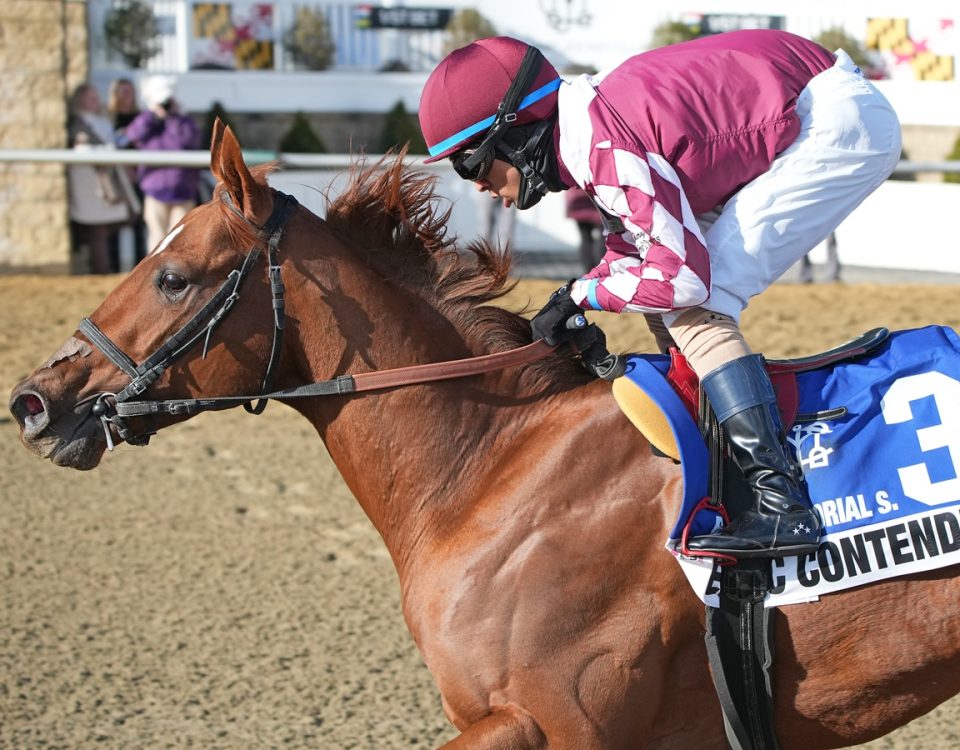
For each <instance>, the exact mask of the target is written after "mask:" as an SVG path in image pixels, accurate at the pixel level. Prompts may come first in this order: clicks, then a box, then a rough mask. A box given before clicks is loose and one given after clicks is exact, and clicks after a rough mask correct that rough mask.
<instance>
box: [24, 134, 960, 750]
mask: <svg viewBox="0 0 960 750" xmlns="http://www.w3.org/2000/svg"><path fill="white" fill-rule="evenodd" d="M211 167H212V170H213V173H214V175H215V176H216V177H217V179H218V186H217V189H216V191H215V195H214V198H213V200H212V201H211V202H210V203H208V204H206V205H203V206H200V207H198V208H196V209H195V210H194V211H192V212H191V213H190V214H189V215H188V216H187V217H186V218H185V219H184V221H183V222H182V224H181V225H180V226H179V227H178V228H177V229H175V230H174V231H173V232H172V233H171V234H170V235H169V236H168V237H167V238H166V239H165V240H164V242H163V243H162V249H161V251H160V252H158V253H156V254H154V255H152V256H150V257H149V258H147V259H146V260H145V261H144V262H142V263H141V264H140V265H138V266H137V267H136V268H135V269H134V271H133V272H132V273H131V274H130V275H129V276H128V277H127V278H126V279H124V281H123V282H122V283H121V284H120V285H119V286H118V287H117V289H116V290H115V291H114V292H112V293H111V294H110V296H108V297H107V299H106V300H104V302H103V303H102V304H101V305H100V307H99V308H97V310H96V311H95V312H94V313H93V314H92V316H91V318H90V321H92V324H91V325H86V326H81V330H80V332H78V333H77V334H76V335H75V336H74V337H72V338H71V339H69V340H68V342H67V343H66V344H65V345H64V347H63V348H61V350H60V351H59V352H57V353H56V354H55V355H53V357H51V359H50V360H49V361H48V362H47V363H46V365H44V366H43V367H41V368H40V369H38V370H37V371H36V372H34V373H33V374H32V375H30V376H29V377H28V378H27V379H26V380H24V381H23V382H22V383H20V384H19V385H18V386H17V387H16V388H15V389H14V391H13V395H12V401H11V409H12V411H13V413H14V415H15V416H16V418H17V420H18V422H19V423H20V426H21V438H22V440H23V443H24V444H25V445H26V446H27V447H28V448H29V449H30V450H32V451H34V452H35V453H37V454H39V455H41V456H43V457H47V458H50V459H51V460H52V461H54V462H55V463H57V464H59V465H63V466H71V467H74V468H78V469H90V468H93V467H94V466H96V465H97V464H98V463H99V461H100V459H101V457H102V455H103V452H104V449H105V447H106V443H107V441H108V440H111V441H112V440H119V439H121V438H123V437H124V436H126V437H127V438H129V439H131V440H138V439H140V437H139V436H141V435H142V434H143V432H144V431H145V430H146V429H147V427H148V426H150V425H148V424H147V421H148V420H147V419H145V418H144V419H141V418H139V417H131V418H130V419H129V420H126V422H125V424H126V428H127V429H126V430H125V431H122V430H120V429H119V428H120V427H123V426H124V422H121V421H119V420H117V421H105V422H103V421H102V419H103V420H109V419H111V416H110V415H111V414H112V413H113V411H112V410H114V409H116V408H118V407H117V405H115V404H113V397H112V396H104V394H117V393H118V392H122V391H123V389H124V388H125V387H127V385H128V383H129V382H130V380H131V377H132V376H131V375H130V374H129V373H127V374H125V373H124V372H122V371H121V369H120V367H119V366H118V364H116V362H118V361H119V362H120V363H121V364H123V363H124V360H123V356H124V354H125V355H126V356H128V357H129V359H130V360H134V361H135V362H138V363H139V362H143V360H145V359H147V358H148V357H150V355H151V354H152V353H154V352H156V351H157V350H158V349H161V350H163V345H164V342H167V341H168V339H169V337H170V336H171V333H172V332H173V331H176V330H178V329H181V328H183V327H184V326H185V324H187V321H190V320H191V318H193V317H194V316H195V315H196V314H197V313H198V311H201V309H202V308H204V305H206V304H207V303H209V301H210V300H211V298H213V297H215V296H216V297H217V300H218V301H217V302H216V304H214V305H213V308H217V309H213V308H211V307H210V306H209V305H208V307H207V308H205V312H203V315H202V317H203V318H204V326H206V321H207V319H209V318H210V316H211V315H214V313H216V315H214V317H217V320H218V321H219V325H215V326H210V327H209V329H208V328H206V327H201V328H200V329H198V330H199V331H200V333H199V334H198V333H196V332H195V331H194V330H193V329H192V328H191V326H190V325H186V327H187V328H191V330H190V331H188V332H187V333H188V334H189V335H186V334H184V336H181V337H180V339H179V340H178V341H177V342H175V343H174V345H173V346H172V348H171V347H167V351H168V352H169V351H174V353H175V354H176V356H175V357H174V358H173V359H171V360H168V361H167V362H166V363H164V366H162V367H160V368H159V369H160V370H161V371H160V372H157V373H155V380H154V381H153V382H152V383H148V382H146V381H143V382H142V383H141V385H145V386H146V392H145V394H144V395H143V396H142V397H137V398H149V399H150V400H152V401H157V400H163V399H193V398H198V397H218V396H229V395H246V394H258V393H261V392H262V389H263V388H264V387H265V384H264V382H263V381H264V373H265V371H267V370H268V369H271V368H269V367H268V362H269V361H270V360H271V346H272V342H273V340H274V338H273V337H274V331H275V323H276V322H277V321H275V318H274V313H273V312H272V309H271V297H276V296H277V285H278V283H279V279H280V278H281V277H282V283H283V284H284V285H285V287H286V288H285V294H284V300H285V313H286V316H285V317H286V321H285V325H284V331H285V335H284V337H283V343H282V347H280V349H279V350H278V351H277V353H276V357H275V358H274V359H275V365H276V366H275V367H274V368H272V370H273V374H272V375H271V377H268V378H267V380H272V381H273V384H274V386H275V387H276V388H291V387H295V386H299V385H301V384H304V383H310V382H314V381H322V380H326V379H330V378H334V377H336V376H339V375H344V374H356V373H365V372H366V373H369V372H372V371H377V370H384V369H388V368H396V367H401V366H409V365H415V364H422V363H431V362H440V361H444V360H454V359H463V358H467V357H472V356H478V355H485V354H490V353H492V352H498V351H505V350H509V349H513V348H517V347H520V346H523V345H526V344H529V343H530V332H529V326H528V323H527V321H526V320H525V319H524V318H523V317H521V316H519V315H517V314H514V313H511V312H507V311H505V310H503V309H501V308H498V307H496V306H493V305H489V304H487V303H489V302H491V301H493V300H495V299H496V298H497V297H498V296H499V295H501V294H502V293H504V291H505V288H506V286H507V274H508V269H509V259H508V258H506V257H504V256H502V255H500V254H498V253H496V252H494V251H492V250H491V249H490V248H488V247H487V246H485V245H483V244H476V245H473V246H471V247H470V248H469V251H470V252H466V253H464V252H457V248H456V246H455V243H454V241H453V240H452V239H450V238H448V237H447V236H446V235H445V233H444V226H445V220H446V218H447V217H446V215H444V214H443V212H440V211H438V210H437V208H436V201H435V200H434V196H433V178H431V177H430V176H428V175H425V174H423V173H420V172H417V171H413V170H411V169H409V168H408V167H407V166H405V165H404V163H403V160H402V156H401V157H398V158H396V159H393V160H390V159H388V160H386V161H385V162H384V163H382V164H379V165H375V166H374V167H370V168H365V169H360V170H356V171H355V173H354V174H353V176H352V179H351V181H350V184H349V186H348V187H347V189H346V190H345V192H343V193H342V194H341V195H340V196H339V197H337V198H336V199H334V200H332V201H331V204H330V205H329V207H328V212H327V217H326V219H325V220H321V219H320V218H318V217H316V216H314V215H313V214H311V213H310V212H309V211H307V210H305V209H304V208H302V207H295V208H292V210H291V211H290V214H289V216H288V217H284V219H283V220H282V221H281V220H278V218H277V217H278V213H277V212H276V211H275V210H274V209H275V204H278V203H284V204H285V205H286V201H285V199H284V197H282V196H281V195H280V194H278V193H276V192H275V191H273V190H272V189H271V188H269V187H268V186H267V183H266V174H267V169H266V168H258V169H256V170H253V171H252V172H251V171H250V170H249V169H248V168H247V166H246V165H245V164H244V161H243V159H242V156H241V151H240V147H239V145H238V143H237V141H236V139H235V137H234V136H233V134H232V133H231V132H230V131H229V130H226V131H224V130H223V128H222V127H218V128H217V129H216V131H215V134H214V139H213V145H212V149H211ZM287 208H290V206H289V205H287ZM265 224H266V225H268V226H267V227H266V229H263V227H264V225H265ZM278 228H279V229H282V238H281V236H280V234H279V231H278ZM267 235H269V236H270V238H271V241H272V242H273V244H274V245H277V243H278V242H279V246H278V247H276V248H274V250H275V251H276V253H277V254H276V255H275V256H272V255H269V256H268V253H267V252H266V250H265V251H264V252H263V253H260V254H259V255H254V256H252V257H253V260H252V261H249V263H247V262H245V260H244V259H245V258H247V259H248V260H249V258H250V257H251V256H248V255H247V251H248V250H249V249H250V248H251V247H253V246H259V245H258V243H260V245H262V244H264V243H266V236H267ZM267 244H268V243H267ZM270 257H275V260H274V263H275V264H276V265H277V266H279V272H277V271H275V272H274V273H273V275H272V278H273V291H272V290H271V281H270V279H271V274H270V271H269V269H268V268H267V266H268V265H269V262H270ZM241 264H244V265H250V266H251V268H252V270H251V272H250V273H249V274H248V275H247V276H246V280H243V279H242V278H240V280H239V281H235V282H228V285H227V286H226V287H223V288H226V289H227V292H226V293H223V292H218V290H219V289H221V287H222V285H223V284H224V282H225V281H226V280H228V279H234V280H236V279H237V276H231V274H232V273H234V274H235V273H236V271H237V269H238V268H239V267H241ZM248 270H249V269H248ZM233 293H239V297H235V298H233V299H232V300H231V301H230V302H229V303H225V304H223V305H220V302H223V300H224V299H225V298H226V297H227V296H229V295H230V294H233ZM231 304H232V307H231V306H230V305H231ZM218 305H219V307H218ZM223 308H226V309H227V310H228V312H227V313H226V314H223V315H222V318H221V314H220V312H219V310H220V309H223ZM194 328H195V327H194ZM97 332H99V334H100V335H98V333H97ZM97 339H101V340H97ZM110 342H112V344H111V343H110ZM111 346H113V347H114V348H113V350H112V354H105V353H104V352H105V350H110V349H111ZM126 364H128V365H129V366H130V367H132V366H133V362H130V361H129V360H128V361H127V362H126ZM137 398H132V399H130V403H136V401H137ZM211 403H212V404H213V405H214V406H223V405H230V404H233V403H237V402H225V403H217V402H211ZM288 403H289V405H290V406H292V407H293V408H295V409H296V410H298V411H299V412H300V413H301V414H302V415H303V416H304V417H305V418H306V419H308V420H309V421H310V422H311V423H312V424H313V425H314V427H315V428H316V430H317V432H318V433H319V434H320V436H321V438H322V439H323V441H324V443H325V444H326V447H327V449H328V451H329V453H330V455H331V457H332V459H333V460H334V462H335V463H336V465H337V467H338V468H339V470H340V472H341V473H342V475H343V478H344V480H345V481H346V483H347V485H348V486H349V488H350V489H351V490H352V492H353V494H354V496H355V497H356V498H357V501H358V502H359V503H360V505H361V506H362V507H363V510H364V511H365V512H366V514H367V516H368V517H369V518H370V520H371V521H372V522H373V524H374V525H375V526H376V528H377V530H378V531H379V533H380V534H381V536H382V537H383V540H384V543H385V544H386V546H387V548H388V549H389V551H390V554H391V556H392V558H393V562H394V564H395V566H396V569H397V572H398V574H399V580H400V586H401V589H402V601H403V613H404V617H405V618H406V622H407V625H408V627H409V629H410V632H411V633H412V634H413V637H414V639H415V641H416V643H417V646H418V647H419V649H420V651H421V653H422V655H423V658H424V660H425V662H426V664H427V667H428V668H429V670H430V672H431V673H432V675H433V678H434V679H435V681H436V684H437V686H438V688H439V691H440V693H441V695H442V698H443V707H444V711H445V712H446V714H447V716H448V717H449V719H450V721H451V722H453V724H454V725H455V726H456V727H457V728H458V729H459V730H460V732H461V734H460V735H459V736H458V737H457V738H456V739H454V740H452V741H451V742H449V743H447V744H446V745H444V747H445V748H450V749H451V750H453V749H454V748H456V749H458V750H459V749H460V748H472V749H474V750H494V749H504V750H505V749H507V748H516V749H517V750H522V749H527V750H532V749H533V748H577V749H579V750H583V749H585V748H608V749H609V748H676V749H678V750H688V749H689V748H698V750H706V749H707V748H722V747H725V746H726V740H725V737H724V731H723V724H722V719H721V713H720V708H719V702H718V700H717V698H716V696H715V694H714V689H713V685H712V682H711V679H710V676H709V672H708V667H707V655H706V650H705V646H704V641H703V619H704V609H703V606H702V604H701V603H700V602H699V600H698V599H697V597H696V596H695V595H694V594H693V593H692V591H691V589H690V587H689V586H688V584H687V582H686V580H685V578H684V576H683V574H682V573H681V570H680V567H679V566H678V565H677V564H676V562H675V561H674V559H673V558H672V556H671V555H670V554H669V553H668V552H666V551H665V550H664V548H663V542H664V540H665V539H666V537H667V535H668V532H669V530H670V527H671V526H672V523H673V521H674V516H675V514H676V512H677V507H678V502H679V493H680V490H681V476H680V471H679V468H678V467H677V466H676V465H675V464H674V463H673V462H672V461H671V460H669V459H665V458H660V457H657V456H655V455H654V454H653V453H652V452H651V450H650V446H649V444H648V443H647V441H646V440H645V439H644V438H643V436H642V435H640V434H639V433H638V432H637V430H636V429H635V428H634V427H633V426H632V425H631V423H630V422H629V421H628V420H627V419H626V418H625V417H624V416H622V414H621V412H620V410H619V408H618V407H617V405H616V403H615V401H614V398H613V396H612V394H611V388H610V384H609V383H607V382H605V381H601V380H596V379H593V378H592V377H590V376H588V375H587V374H586V373H585V372H584V371H582V369H581V368H580V367H579V365H578V364H576V363H574V362H572V361H571V360H570V359H569V358H568V357H565V356H563V355H562V354H560V353H553V354H550V355H549V356H548V357H547V358H546V359H544V360H542V361H540V362H537V363H535V364H527V365H523V366H518V367H512V368H508V369H504V370H501V371H496V372H493V373H488V374H485V375H478V376H472V377H469V378H466V379H460V380H447V381H441V382H435V383H429V384H418V385H411V386H408V387H396V388H387V389H384V390H379V391H372V392H369V393H352V394H343V395H334V396H332V397H322V398H321V397H316V398H306V399H296V400H292V399H291V400H289V402H288ZM188 411H189V410H188ZM187 416H188V412H184V413H175V414H172V415H171V414H163V413H161V414H159V415H158V416H155V417H153V418H152V421H153V424H152V429H160V428H162V427H165V426H168V425H170V424H171V423H173V422H175V421H180V420H183V419H185V418H187ZM105 428H106V429H105ZM958 599H960V586H958V585H957V584H956V583H955V581H954V580H953V579H952V578H951V575H950V573H949V572H943V571H937V572H934V573H930V574H928V575H925V576H918V577H915V578H912V579H900V580H894V581H887V582H881V583H875V584H873V585H870V586H866V587H862V588H860V589H855V590H852V591H848V592H846V593H842V594H835V595H830V596H826V597H824V598H823V599H822V600H821V601H820V602H817V603H812V604H805V605H795V606H790V607H787V608H784V609H782V610H780V611H778V612H776V613H775V617H774V619H775V638H776V647H777V654H776V662H775V665H774V689H773V695H774V701H775V709H774V710H775V718H776V731H777V735H778V737H779V740H780V744H781V747H783V748H784V749H785V750H789V749H790V748H803V749H804V750H814V749H815V748H835V747H843V746H847V745H851V744H856V743H861V742H865V741H867V740H870V739H872V738H875V737H878V736H880V735H882V734H885V733H886V732H888V731H890V730H892V729H894V728H895V727H898V726H900V725H902V724H904V723H906V722H908V721H910V720H911V719H913V718H915V717H917V716H920V715H921V714H923V713H925V712H927V711H929V710H930V709H932V708H933V707H934V706H936V705H937V704H938V703H940V702H942V701H943V700H945V699H947V698H949V697H950V696H952V695H954V694H955V693H957V691H958V690H960V655H958V651H960V604H958Z"/></svg>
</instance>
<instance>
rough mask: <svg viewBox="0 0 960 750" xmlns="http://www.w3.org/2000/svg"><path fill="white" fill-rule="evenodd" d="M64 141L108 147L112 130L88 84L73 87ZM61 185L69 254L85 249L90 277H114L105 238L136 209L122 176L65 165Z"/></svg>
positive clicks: (120, 172)
mask: <svg viewBox="0 0 960 750" xmlns="http://www.w3.org/2000/svg"><path fill="white" fill-rule="evenodd" d="M67 140H68V144H69V146H70V148H75V149H112V148H114V136H113V126H112V124H111V123H110V120H108V119H107V118H106V117H104V116H103V114H102V111H101V104H100V95H99V94H98V93H97V90H96V89H95V88H94V87H93V86H91V85H89V84H82V85H80V86H78V87H77V88H76V89H75V90H74V92H73V96H72V97H71V99H70V116H69V119H68V120H67ZM67 184H68V192H69V213H70V222H71V229H72V231H73V236H74V240H75V247H74V249H75V250H79V249H80V248H81V247H85V248H86V250H87V253H88V255H89V267H90V271H91V272H92V273H112V272H115V271H116V270H117V269H116V268H115V267H113V266H111V264H110V254H109V239H110V234H111V232H114V231H116V229H117V228H118V227H119V226H121V225H123V224H125V223H127V222H129V221H130V220H131V218H132V216H133V215H135V212H136V211H138V210H139V206H138V205H137V204H138V202H139V201H138V200H137V197H136V194H135V192H134V190H133V186H132V185H131V184H130V182H129V180H128V178H127V174H126V172H125V171H124V170H123V169H119V168H117V167H110V166H93V165H88V164H76V165H71V166H70V168H69V170H68V175H67Z"/></svg>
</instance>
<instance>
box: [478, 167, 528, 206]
mask: <svg viewBox="0 0 960 750" xmlns="http://www.w3.org/2000/svg"><path fill="white" fill-rule="evenodd" d="M474 184H475V185H476V186H477V190H479V191H480V192H481V193H482V192H488V193H490V195H491V196H492V197H494V198H501V199H503V205H504V208H509V207H510V206H512V205H513V204H514V203H516V202H517V198H518V197H519V195H520V170H519V169H517V168H516V167H515V166H513V165H512V164H510V162H506V161H503V160H502V159H494V160H493V165H492V166H491V167H490V171H489V172H488V173H487V175H486V177H484V178H483V179H482V180H477V181H476V182H474Z"/></svg>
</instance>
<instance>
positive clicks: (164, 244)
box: [153, 224, 183, 253]
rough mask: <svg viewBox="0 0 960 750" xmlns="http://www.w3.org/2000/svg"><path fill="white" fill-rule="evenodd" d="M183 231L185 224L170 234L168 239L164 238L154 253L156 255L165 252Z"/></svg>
mask: <svg viewBox="0 0 960 750" xmlns="http://www.w3.org/2000/svg"><path fill="white" fill-rule="evenodd" d="M182 231H183V224H181V225H180V226H178V227H177V228H176V229H174V230H173V231H172V232H170V234H168V235H167V236H166V237H164V238H163V239H162V240H160V244H159V245H157V249H156V250H154V251H153V252H154V253H162V252H163V251H164V250H166V249H167V245H169V244H170V243H171V242H173V240H174V238H175V237H176V236H177V235H178V234H180V232H182Z"/></svg>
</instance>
